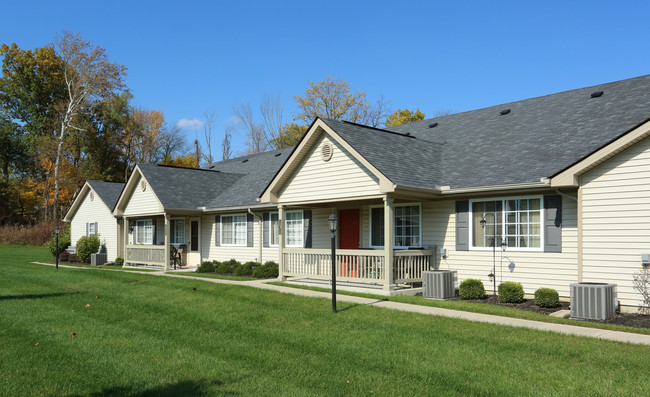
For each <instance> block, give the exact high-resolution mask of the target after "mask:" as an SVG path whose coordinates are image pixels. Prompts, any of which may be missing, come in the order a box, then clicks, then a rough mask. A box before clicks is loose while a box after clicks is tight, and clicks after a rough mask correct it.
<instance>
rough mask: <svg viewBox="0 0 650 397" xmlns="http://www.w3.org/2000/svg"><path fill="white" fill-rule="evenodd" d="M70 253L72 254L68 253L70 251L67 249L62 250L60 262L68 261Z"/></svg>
mask: <svg viewBox="0 0 650 397" xmlns="http://www.w3.org/2000/svg"><path fill="white" fill-rule="evenodd" d="M69 255H70V254H68V251H65V250H64V251H63V252H61V253H60V254H59V262H67V261H68V256H69Z"/></svg>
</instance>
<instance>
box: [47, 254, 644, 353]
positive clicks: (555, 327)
mask: <svg viewBox="0 0 650 397" xmlns="http://www.w3.org/2000/svg"><path fill="white" fill-rule="evenodd" d="M34 263H39V264H41V265H47V266H54V265H52V264H51V263H40V262H34ZM59 267H70V268H75V269H92V267H75V266H67V265H59ZM106 270H109V271H122V270H121V269H106ZM129 273H136V274H138V273H140V274H149V275H153V276H165V277H177V278H185V279H191V280H196V281H206V282H211V283H215V284H229V285H243V286H248V287H254V288H259V289H265V290H270V291H277V292H282V293H285V294H292V295H298V296H306V297H311V298H324V299H331V297H332V294H331V293H330V292H320V291H310V290H305V289H298V288H291V287H284V286H279V285H272V284H268V282H269V281H268V280H253V281H234V280H221V279H215V278H206V277H194V276H192V275H190V274H188V273H187V272H179V273H174V274H166V273H164V272H138V271H129ZM336 298H337V301H338V302H350V303H356V304H359V305H367V306H376V307H383V308H386V309H392V310H401V311H405V312H411V313H419V314H426V315H430V316H442V317H450V318H458V319H461V320H468V321H478V322H482V323H488V324H498V325H506V326H509V327H522V328H531V329H537V330H541V331H551V332H557V333H561V334H567V335H576V336H586V337H590V338H598V339H605V340H611V341H616V342H625V343H634V344H641V345H650V335H642V334H634V333H629V332H621V331H609V330H604V329H598V328H588V327H580V326H576V325H566V324H554V323H545V322H541V321H532V320H524V319H519V318H511V317H501V316H493V315H490V314H481V313H472V312H464V311H459V310H451V309H443V308H438V307H430V306H419V305H411V304H408V303H399V302H389V301H385V300H379V301H378V300H376V299H370V298H361V297H357V296H349V295H340V294H339V295H337V296H336Z"/></svg>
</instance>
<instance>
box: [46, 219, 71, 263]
mask: <svg viewBox="0 0 650 397" xmlns="http://www.w3.org/2000/svg"><path fill="white" fill-rule="evenodd" d="M69 245H70V228H69V227H64V228H63V230H62V231H61V233H60V234H59V246H58V247H57V246H56V236H54V237H52V238H51V239H50V240H49V241H48V242H47V249H48V250H50V254H51V255H52V258H56V256H57V255H61V253H62V252H64V251H65V249H66V248H68V246H69ZM59 260H62V259H60V258H59Z"/></svg>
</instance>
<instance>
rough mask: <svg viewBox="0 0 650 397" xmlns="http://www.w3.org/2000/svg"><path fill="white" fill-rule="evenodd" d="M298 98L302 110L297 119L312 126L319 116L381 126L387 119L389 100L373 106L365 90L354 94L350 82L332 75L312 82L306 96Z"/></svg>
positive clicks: (378, 102)
mask: <svg viewBox="0 0 650 397" xmlns="http://www.w3.org/2000/svg"><path fill="white" fill-rule="evenodd" d="M294 99H295V100H296V102H297V103H298V107H299V108H300V113H298V114H297V115H295V117H294V120H302V121H303V122H304V123H305V124H310V123H311V122H312V121H313V120H314V119H315V118H316V117H324V118H329V119H334V120H347V121H351V122H354V123H359V124H365V125H369V126H371V127H377V126H380V125H381V124H382V121H383V120H385V119H386V116H387V109H386V106H387V101H386V100H385V99H384V98H383V97H380V98H379V99H378V100H377V103H376V104H375V105H374V106H371V105H370V104H369V103H368V101H367V99H366V93H365V92H364V91H357V92H354V93H353V92H351V89H350V85H349V84H348V82H347V81H344V80H341V79H338V78H335V77H330V76H328V77H326V78H325V80H322V81H319V82H316V83H314V82H311V83H309V86H308V87H307V88H306V89H305V95H304V96H303V97H300V96H295V97H294Z"/></svg>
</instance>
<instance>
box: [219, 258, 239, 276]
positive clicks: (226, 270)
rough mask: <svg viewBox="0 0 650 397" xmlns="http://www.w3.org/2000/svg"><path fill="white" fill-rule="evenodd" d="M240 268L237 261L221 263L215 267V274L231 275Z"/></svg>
mask: <svg viewBox="0 0 650 397" xmlns="http://www.w3.org/2000/svg"><path fill="white" fill-rule="evenodd" d="M240 266H241V263H239V261H238V260H237V259H231V260H229V261H225V262H221V263H220V264H219V265H217V269H216V272H217V273H219V274H233V273H234V272H235V270H236V269H237V268H238V267H240Z"/></svg>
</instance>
